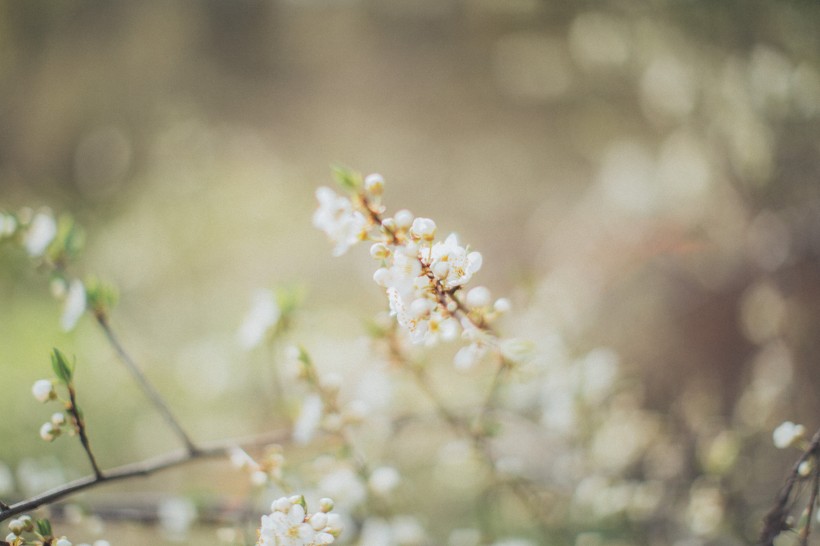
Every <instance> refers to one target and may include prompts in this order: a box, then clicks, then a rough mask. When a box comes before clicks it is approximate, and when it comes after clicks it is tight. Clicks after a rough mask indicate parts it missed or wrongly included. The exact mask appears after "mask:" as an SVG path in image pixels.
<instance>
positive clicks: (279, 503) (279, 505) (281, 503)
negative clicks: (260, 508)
mask: <svg viewBox="0 0 820 546" xmlns="http://www.w3.org/2000/svg"><path fill="white" fill-rule="evenodd" d="M290 507H291V502H290V501H289V500H288V498H287V497H279V498H278V499H276V500H275V501H273V502H272V503H271V505H270V509H271V512H287V511H288V510H290Z"/></svg>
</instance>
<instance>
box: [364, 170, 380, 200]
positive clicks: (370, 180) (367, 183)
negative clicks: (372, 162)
mask: <svg viewBox="0 0 820 546" xmlns="http://www.w3.org/2000/svg"><path fill="white" fill-rule="evenodd" d="M364 189H365V191H366V192H367V193H369V194H370V195H373V196H376V197H378V196H379V195H381V194H382V193H383V192H384V178H383V177H382V175H380V174H378V173H373V174H368V175H367V176H366V177H365V179H364Z"/></svg>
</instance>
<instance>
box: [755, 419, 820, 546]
mask: <svg viewBox="0 0 820 546" xmlns="http://www.w3.org/2000/svg"><path fill="white" fill-rule="evenodd" d="M818 450H820V430H818V431H817V432H815V433H814V436H812V439H811V441H810V442H809V446H808V447H807V448H806V450H805V451H804V452H803V454H802V455H801V456H800V458H799V459H797V462H795V463H794V465H793V466H792V470H791V472H790V473H789V475H788V476H787V477H786V481H785V483H784V484H783V487H782V488H781V489H780V493H779V494H778V495H777V500H776V501H775V504H774V506H772V508H771V510H769V512H768V513H767V514H766V517H765V518H764V519H763V529H762V530H761V531H760V537H759V538H758V540H757V544H758V546H774V539H775V538H776V537H777V535H779V534H780V533H781V532H783V531H786V530H788V529H789V525H787V523H786V519H787V518H788V517H789V503H790V501H791V500H792V498H791V497H792V490H793V489H794V486H795V484H796V483H797V482H798V481H799V479H800V465H802V464H803V463H804V462H806V461H808V460H809V459H811V458H816V457H817V453H818ZM815 464H817V461H815ZM817 471H818V470H817V469H816V470H815V473H816V472H817ZM819 486H820V484H818V481H817V480H816V479H815V480H814V481H813V485H812V498H813V499H816V497H817V488H818V487H819ZM811 524H812V522H811V521H807V522H806V525H811Z"/></svg>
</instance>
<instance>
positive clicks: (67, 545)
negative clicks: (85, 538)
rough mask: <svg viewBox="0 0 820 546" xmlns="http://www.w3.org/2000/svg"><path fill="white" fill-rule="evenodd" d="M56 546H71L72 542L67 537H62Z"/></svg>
mask: <svg viewBox="0 0 820 546" xmlns="http://www.w3.org/2000/svg"><path fill="white" fill-rule="evenodd" d="M54 546H71V541H70V540H68V539H67V538H66V537H60V538H59V539H58V540H57V542H55V543H54Z"/></svg>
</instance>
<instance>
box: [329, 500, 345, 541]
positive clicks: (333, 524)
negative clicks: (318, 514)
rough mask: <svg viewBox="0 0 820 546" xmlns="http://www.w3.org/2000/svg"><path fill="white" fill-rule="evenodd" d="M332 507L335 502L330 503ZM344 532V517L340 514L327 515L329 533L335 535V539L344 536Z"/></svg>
mask: <svg viewBox="0 0 820 546" xmlns="http://www.w3.org/2000/svg"><path fill="white" fill-rule="evenodd" d="M330 502H331V505H332V504H333V501H330ZM342 530H344V522H343V521H342V516H340V515H339V514H336V513H333V514H328V515H327V532H328V533H330V534H331V535H333V536H334V537H338V536H339V535H340V534H342Z"/></svg>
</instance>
